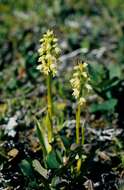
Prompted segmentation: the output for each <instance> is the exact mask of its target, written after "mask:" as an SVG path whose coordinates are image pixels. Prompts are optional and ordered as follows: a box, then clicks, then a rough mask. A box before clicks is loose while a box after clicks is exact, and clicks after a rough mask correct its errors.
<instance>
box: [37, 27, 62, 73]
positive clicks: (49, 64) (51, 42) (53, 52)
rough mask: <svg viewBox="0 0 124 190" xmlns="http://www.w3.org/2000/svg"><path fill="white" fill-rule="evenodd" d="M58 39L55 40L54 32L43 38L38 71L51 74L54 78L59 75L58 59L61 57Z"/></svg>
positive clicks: (48, 32)
mask: <svg viewBox="0 0 124 190" xmlns="http://www.w3.org/2000/svg"><path fill="white" fill-rule="evenodd" d="M57 41H58V39H57V38H55V36H54V33H53V31H50V30H48V31H47V33H46V34H44V35H43V38H41V40H40V42H41V46H40V48H39V50H38V52H39V59H38V62H39V63H40V64H39V65H38V66H37V69H38V70H40V71H41V72H43V73H44V74H45V75H49V73H51V74H52V75H53V76H55V75H56V73H57V59H58V57H59V55H60V48H59V47H58V44H57Z"/></svg>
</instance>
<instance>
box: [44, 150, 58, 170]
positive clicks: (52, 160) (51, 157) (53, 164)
mask: <svg viewBox="0 0 124 190" xmlns="http://www.w3.org/2000/svg"><path fill="white" fill-rule="evenodd" d="M46 162H47V165H48V167H49V168H51V169H57V168H59V167H60V163H59V161H58V159H57V155H56V153H55V151H52V152H50V153H49V154H48V155H47V160H46Z"/></svg>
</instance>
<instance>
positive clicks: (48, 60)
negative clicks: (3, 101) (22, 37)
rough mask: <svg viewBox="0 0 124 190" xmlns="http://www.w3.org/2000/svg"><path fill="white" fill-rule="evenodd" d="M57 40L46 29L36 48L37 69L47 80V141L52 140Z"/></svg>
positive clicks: (58, 49)
mask: <svg viewBox="0 0 124 190" xmlns="http://www.w3.org/2000/svg"><path fill="white" fill-rule="evenodd" d="M57 41H58V39H57V38H55V36H54V33H53V31H50V30H48V31H47V33H46V34H44V35H43V38H41V40H40V42H41V46H40V48H39V50H38V52H39V59H38V62H39V63H40V64H39V65H38V66H37V69H38V70H40V72H41V73H43V74H44V75H45V77H46V81H47V108H48V111H47V130H48V140H49V142H52V139H53V126H52V125H53V120H52V118H53V103H52V77H54V76H56V74H57V61H58V58H59V55H60V48H59V47H58V44H57Z"/></svg>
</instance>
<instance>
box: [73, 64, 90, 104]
mask: <svg viewBox="0 0 124 190" xmlns="http://www.w3.org/2000/svg"><path fill="white" fill-rule="evenodd" d="M89 81H90V78H89V76H88V71H87V63H80V62H79V63H78V65H76V66H75V67H74V73H73V76H72V79H71V80H70V82H71V86H72V88H73V96H74V97H75V99H77V100H78V103H79V104H80V105H85V103H86V98H85V97H86V95H87V93H89V91H90V90H91V89H92V87H91V85H90V84H89Z"/></svg>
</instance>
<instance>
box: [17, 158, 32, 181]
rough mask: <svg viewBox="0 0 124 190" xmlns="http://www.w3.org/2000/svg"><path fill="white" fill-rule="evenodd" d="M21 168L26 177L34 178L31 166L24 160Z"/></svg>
mask: <svg viewBox="0 0 124 190" xmlns="http://www.w3.org/2000/svg"><path fill="white" fill-rule="evenodd" d="M19 166H20V169H21V171H22V173H23V175H24V176H27V177H33V170H32V167H31V164H30V163H29V162H28V161H27V160H22V161H21V163H20V164H19Z"/></svg>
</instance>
